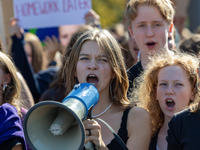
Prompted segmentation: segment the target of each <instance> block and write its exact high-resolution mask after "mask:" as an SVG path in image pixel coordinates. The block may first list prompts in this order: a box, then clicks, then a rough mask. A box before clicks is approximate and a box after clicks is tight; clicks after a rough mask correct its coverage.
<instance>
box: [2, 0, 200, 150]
mask: <svg viewBox="0 0 200 150" xmlns="http://www.w3.org/2000/svg"><path fill="white" fill-rule="evenodd" d="M175 13H176V11H175V8H174V5H173V2H172V1H171V0H128V1H127V4H126V9H125V21H124V22H123V23H117V24H115V25H113V26H112V27H109V28H107V29H102V28H101V21H100V16H99V15H98V14H97V13H96V12H95V11H94V10H90V11H89V12H88V13H87V14H86V15H85V24H83V25H62V26H60V27H58V33H59V35H58V37H56V36H54V35H53V36H52V37H48V36H47V37H46V38H45V40H44V41H40V39H39V38H38V37H37V36H36V35H35V34H32V33H29V32H24V30H23V29H22V28H21V27H20V26H19V25H18V20H17V19H16V18H15V19H12V20H11V26H10V29H9V34H10V37H11V39H12V46H11V50H7V52H5V50H4V48H3V45H2V42H1V41H0V116H1V117H0V120H1V121H0V122H1V125H0V150H1V149H2V150H11V149H12V150H26V149H29V150H31V149H32V148H31V147H30V145H29V144H28V143H27V142H26V139H25V136H24V132H23V120H24V117H25V115H26V113H27V112H28V110H29V109H30V108H31V107H32V106H34V105H35V104H37V103H40V102H43V101H56V102H60V103H61V102H62V101H63V99H64V98H65V97H66V96H67V95H68V94H69V93H70V92H71V90H72V89H73V87H74V85H76V84H78V83H91V84H93V85H94V86H95V87H96V88H97V90H98V92H99V102H98V103H97V105H96V106H95V107H94V108H93V110H92V114H93V116H98V118H101V119H103V120H104V121H106V122H107V123H108V124H109V125H110V126H111V127H112V128H113V130H114V131H115V132H116V133H117V134H118V136H119V137H120V138H121V139H122V141H123V143H124V144H125V145H126V147H127V149H130V150H147V149H149V150H197V149H199V147H200V142H199V139H200V138H199V133H200V124H199V122H200V119H199V118H198V117H199V110H200V93H199V92H200V90H199V88H200V86H199V75H200V72H199V53H200V34H199V33H191V32H190V34H188V35H187V36H186V35H185V34H184V35H182V33H178V30H177V29H176V26H175V25H174V23H173V19H174V16H175ZM42 42H43V43H44V45H43V46H42ZM99 114H100V115H99ZM83 125H84V128H85V134H86V141H85V143H87V142H88V141H92V143H93V145H94V147H95V148H96V149H99V150H104V149H105V150H106V149H110V150H118V149H119V150H121V149H123V148H122V147H121V145H120V144H119V143H118V140H116V138H114V137H113V135H112V132H110V130H109V129H108V128H107V127H106V126H105V125H104V124H103V123H102V122H100V121H99V120H98V119H97V117H94V118H92V119H86V120H83ZM63 149H65V148H63ZM84 149H85V148H84Z"/></svg>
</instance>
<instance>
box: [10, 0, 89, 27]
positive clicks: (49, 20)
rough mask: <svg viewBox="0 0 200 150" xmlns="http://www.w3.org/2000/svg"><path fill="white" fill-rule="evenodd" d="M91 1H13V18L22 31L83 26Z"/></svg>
mask: <svg viewBox="0 0 200 150" xmlns="http://www.w3.org/2000/svg"><path fill="white" fill-rule="evenodd" d="M91 5H92V4H91V0H13V8H14V16H15V18H17V19H18V20H19V25H20V26H21V27H22V28H24V29H30V28H48V27H58V26H60V25H66V24H84V23H85V20H84V16H85V14H86V13H87V12H89V10H90V9H91Z"/></svg>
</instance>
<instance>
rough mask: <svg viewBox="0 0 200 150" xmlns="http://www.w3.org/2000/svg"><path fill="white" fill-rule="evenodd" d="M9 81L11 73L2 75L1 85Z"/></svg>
mask: <svg viewBox="0 0 200 150" xmlns="http://www.w3.org/2000/svg"><path fill="white" fill-rule="evenodd" d="M10 81H11V75H10V73H6V74H5V75H4V79H3V83H2V84H3V85H5V84H9V83H10Z"/></svg>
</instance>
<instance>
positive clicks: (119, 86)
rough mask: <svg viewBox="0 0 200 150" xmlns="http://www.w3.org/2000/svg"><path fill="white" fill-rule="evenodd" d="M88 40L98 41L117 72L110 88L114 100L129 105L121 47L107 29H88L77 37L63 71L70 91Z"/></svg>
mask: <svg viewBox="0 0 200 150" xmlns="http://www.w3.org/2000/svg"><path fill="white" fill-rule="evenodd" d="M86 41H96V42H97V43H98V45H99V47H100V48H101V49H100V50H102V51H104V52H105V55H106V56H107V58H108V62H109V63H110V65H111V68H112V69H113V71H114V73H115V74H116V77H115V78H114V79H113V81H112V82H111V89H110V94H111V95H112V96H113V97H115V98H113V102H114V103H115V104H116V105H118V106H122V107H126V106H128V105H129V104H130V101H129V100H128V99H127V90H128V85H129V84H128V77H127V74H126V68H125V63H124V60H123V56H122V52H121V48H120V46H119V44H118V43H117V41H116V40H115V38H114V37H113V36H112V35H111V33H110V32H108V31H107V30H92V31H87V32H85V33H84V34H83V35H81V36H80V37H79V38H78V39H77V41H76V43H75V44H74V46H73V47H72V49H71V53H70V55H69V59H68V60H67V61H66V63H65V65H64V68H63V73H62V76H63V77H64V78H66V80H65V81H66V86H67V91H68V93H69V92H70V91H71V90H72V89H73V87H74V85H75V84H76V83H77V79H76V78H75V76H74V74H75V70H76V65H77V61H78V58H79V54H80V51H81V47H82V45H83V44H84V42H86Z"/></svg>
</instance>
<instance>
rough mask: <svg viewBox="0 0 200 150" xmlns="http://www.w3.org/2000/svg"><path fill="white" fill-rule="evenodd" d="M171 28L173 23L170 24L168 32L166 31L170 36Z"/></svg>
mask: <svg viewBox="0 0 200 150" xmlns="http://www.w3.org/2000/svg"><path fill="white" fill-rule="evenodd" d="M173 26H174V24H173V22H171V23H170V25H169V31H168V34H169V35H170V34H172V31H173Z"/></svg>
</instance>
